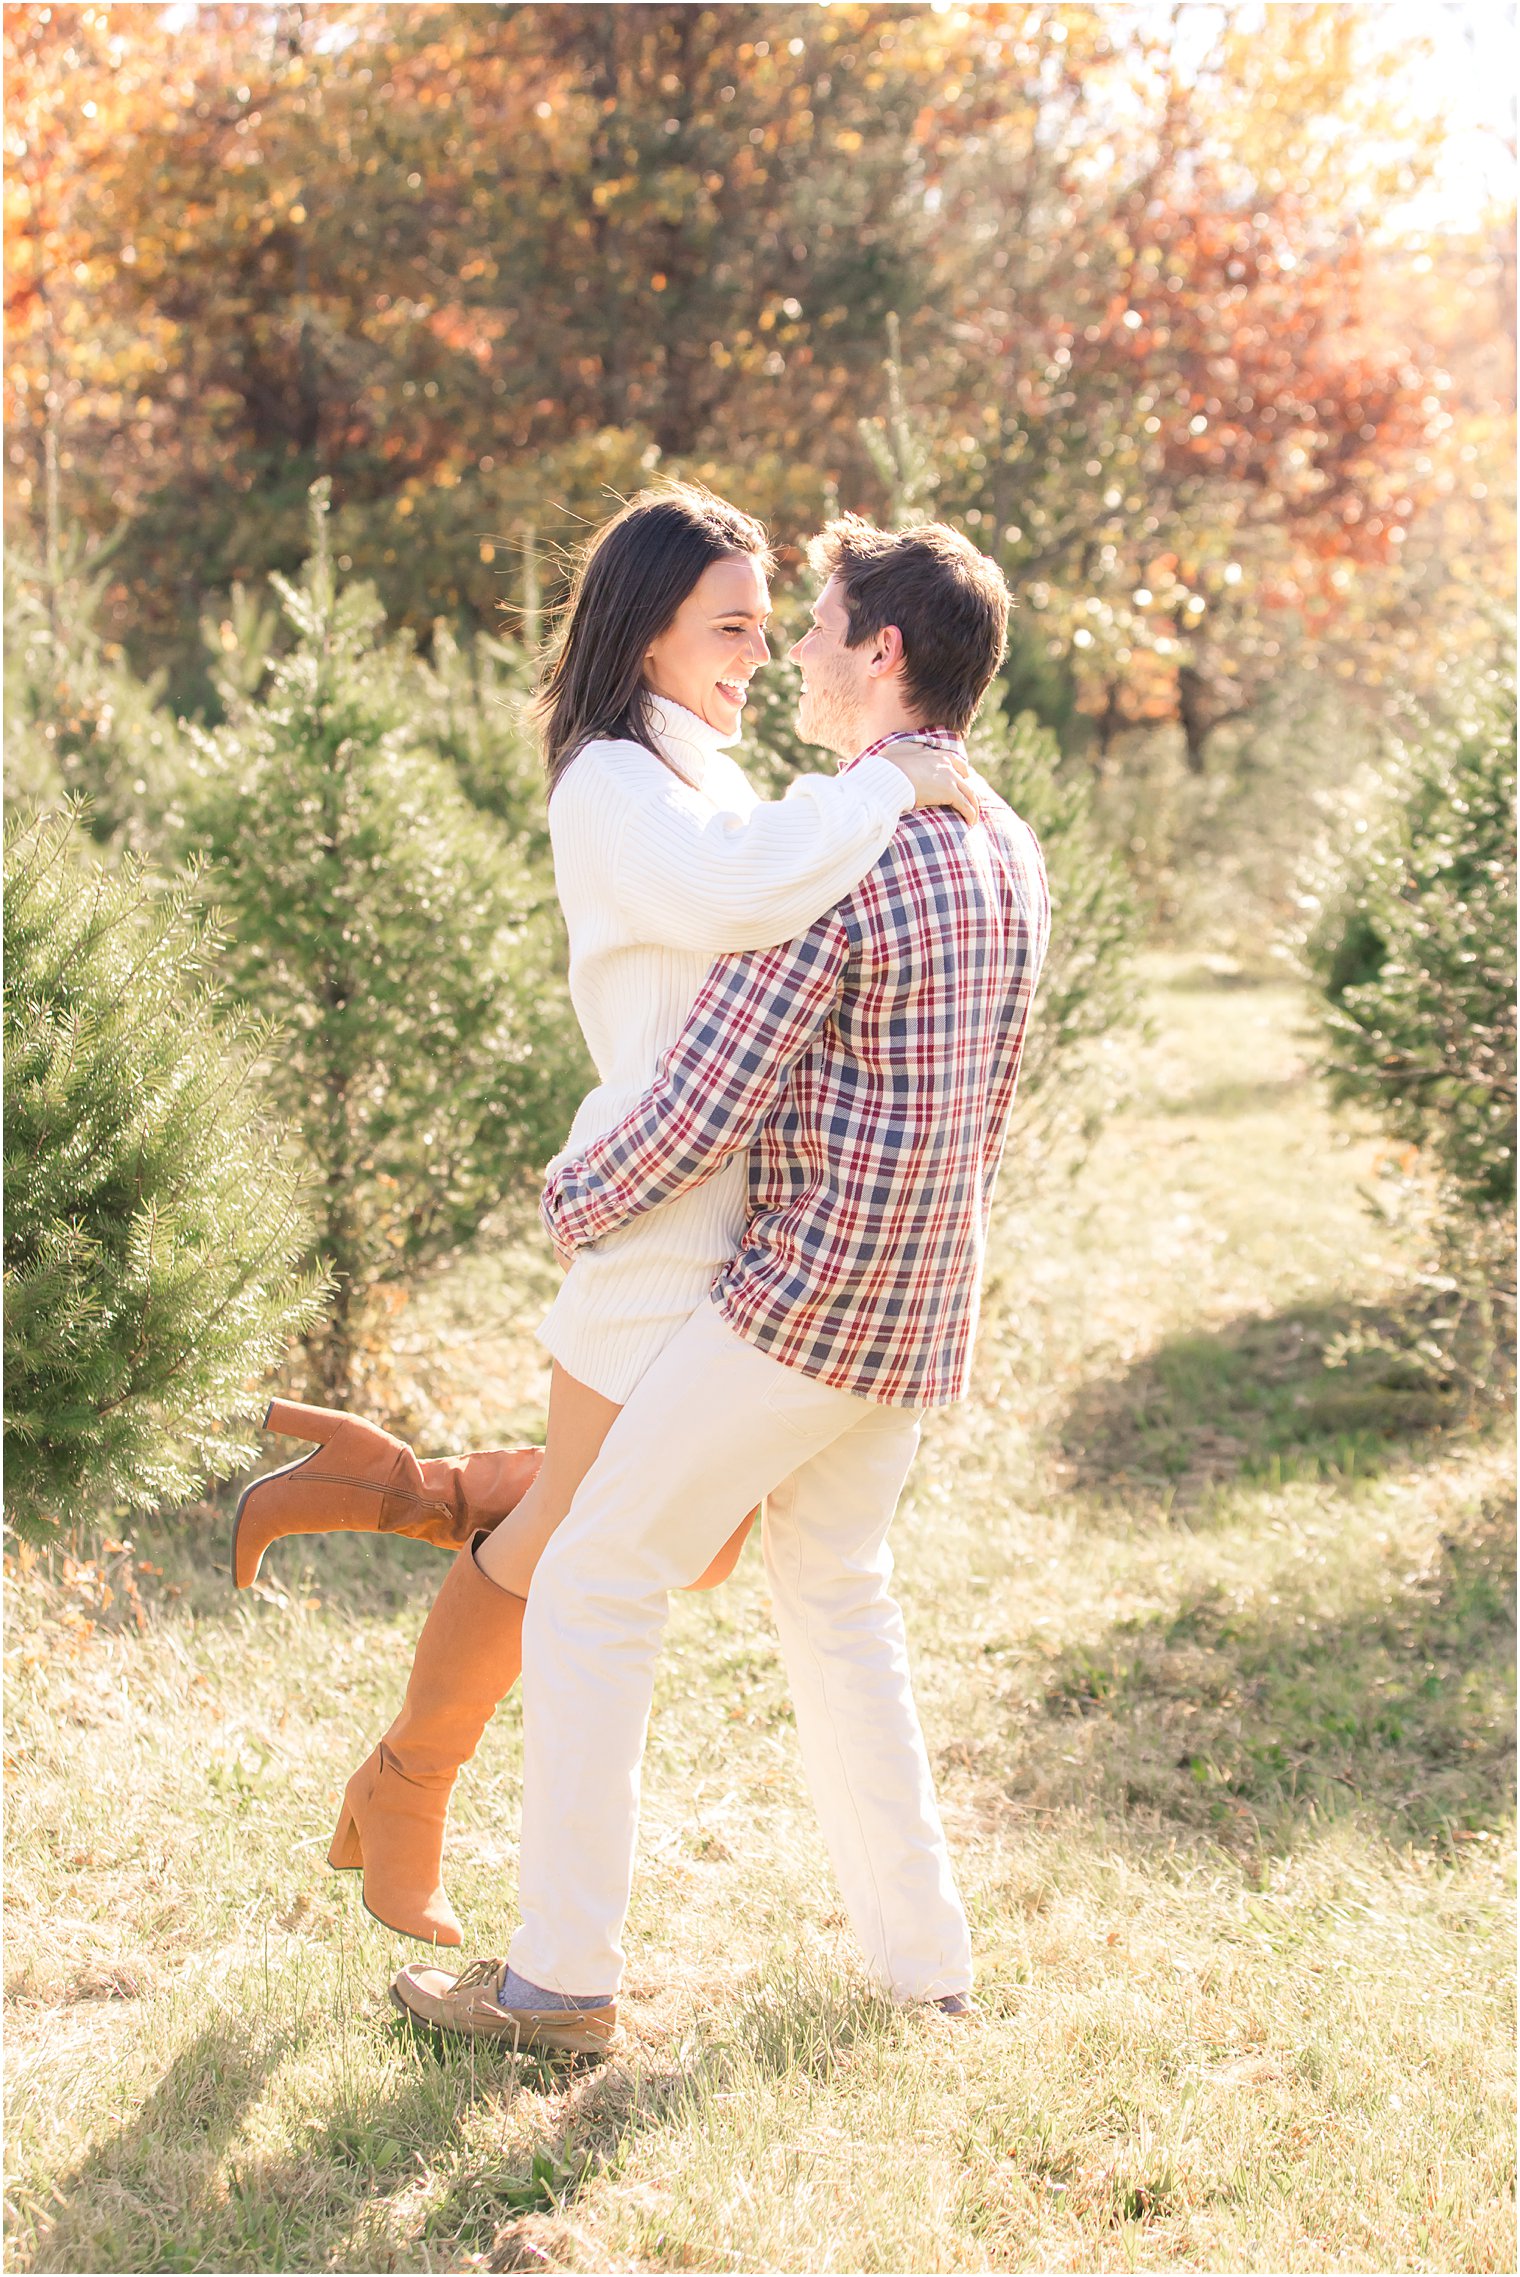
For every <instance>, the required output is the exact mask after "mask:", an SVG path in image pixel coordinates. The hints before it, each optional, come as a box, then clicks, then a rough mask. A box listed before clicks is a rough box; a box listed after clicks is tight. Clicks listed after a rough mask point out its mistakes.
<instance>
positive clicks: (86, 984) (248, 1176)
mask: <svg viewBox="0 0 1520 2277" xmlns="http://www.w3.org/2000/svg"><path fill="white" fill-rule="evenodd" d="M81 838H82V834H81V825H80V819H79V815H78V810H77V809H71V810H68V811H65V812H63V813H54V814H49V815H43V816H40V817H36V818H34V819H33V820H31V821H30V822H28V823H25V824H21V825H17V826H14V827H13V828H12V829H11V830H10V831H9V832H8V834H7V841H6V852H5V885H6V893H5V1061H6V1121H5V1433H6V1466H5V1468H6V1491H7V1507H8V1517H9V1522H10V1524H11V1525H12V1526H13V1527H14V1528H15V1529H16V1531H18V1532H19V1533H21V1534H23V1535H26V1536H29V1537H30V1538H32V1539H34V1540H45V1539H48V1538H51V1537H53V1536H55V1535H56V1534H57V1532H58V1531H59V1530H60V1529H61V1528H64V1527H67V1526H68V1525H69V1524H70V1523H72V1522H74V1521H76V1520H77V1519H78V1518H79V1517H80V1516H81V1515H83V1514H84V1513H85V1511H86V1510H87V1509H88V1507H89V1506H90V1505H91V1504H94V1503H98V1502H100V1501H113V1502H118V1503H120V1502H124V1503H126V1504H127V1505H128V1506H129V1507H132V1508H143V1507H147V1506H149V1505H151V1504H153V1503H156V1502H159V1501H163V1500H166V1499H170V1498H173V1497H175V1496H182V1495H185V1494H187V1493H189V1492H190V1491H192V1490H193V1489H194V1488H195V1487H196V1486H198V1485H199V1484H200V1483H201V1482H202V1481H203V1480H204V1479H206V1478H207V1477H221V1476H225V1475H226V1473H227V1472H228V1471H230V1470H233V1469H235V1468H237V1467H238V1466H239V1465H240V1464H242V1463H245V1462H247V1461H249V1460H250V1459H251V1457H252V1453H253V1450H252V1448H251V1447H250V1446H248V1445H245V1444H244V1443H243V1442H242V1440H241V1439H240V1438H239V1437H238V1436H237V1435H236V1434H235V1433H233V1432H230V1431H229V1429H228V1424H229V1421H231V1420H232V1419H236V1418H238V1417H245V1416H246V1415H247V1414H248V1412H249V1409H250V1404H251V1402H250V1394H249V1389H248V1387H249V1381H250V1379H252V1378H257V1377H258V1376H259V1375H261V1374H262V1373H264V1372H265V1371H266V1370H267V1369H268V1368H269V1366H270V1364H271V1362H272V1361H273V1360H274V1359H275V1357H276V1356H277V1354H279V1353H280V1352H281V1351H283V1350H284V1348H285V1345H286V1342H287V1340H288V1338H289V1337H290V1336H291V1335H292V1334H294V1333H295V1332H296V1331H297V1330H299V1329H300V1328H302V1327H303V1326H305V1325H306V1323H307V1322H308V1321H309V1320H310V1319H311V1318H312V1317H313V1315H314V1313H315V1310H316V1301H315V1287H314V1279H313V1276H312V1275H311V1274H310V1273H305V1274H302V1273H300V1272H298V1271H297V1270H296V1269H295V1260H296V1258H297V1257H298V1256H299V1254H300V1252H301V1251H302V1250H303V1249H304V1248H305V1247H306V1244H307V1239H308V1236H307V1231H306V1226H305V1222H304V1219H303V1215H302V1209H301V1203H300V1198H299V1179H300V1173H299V1168H298V1164H297V1162H296V1159H295V1157H294V1156H293V1153H292V1151H291V1149H290V1147H289V1146H288V1144H287V1143H286V1142H285V1140H284V1137H283V1134H282V1133H281V1132H280V1131H279V1130H278V1129H277V1128H276V1127H275V1126H274V1125H273V1124H272V1123H271V1122H270V1121H269V1119H268V1118H267V1117H266V1115H265V1114H264V1112H263V1110H262V1108H261V1105H260V1102H259V1098H258V1093H257V1091H256V1089H255V1087H254V1083H253V1064H254V1061H255V1059H256V1058H257V1057H258V1056H259V1055H260V1054H261V1053H262V1052H264V1051H265V1050H267V1048H268V1037H267V1034H266V1032H265V1030H264V1029H263V1027H262V1025H261V1024H260V1023H259V1022H257V1021H256V1020H254V1019H252V1018H250V1017H249V1016H248V1015H247V1014H242V1013H236V1012H229V1011H228V1010H227V1008H226V1007H225V1005H224V1004H223V1003H222V1001H221V999H220V997H219V994H218V991H217V990H216V988H215V987H214V985H212V984H211V983H210V982H209V981H208V980H207V977H206V975H207V970H208V965H209V963H210V961H211V959H212V957H213V954H214V951H215V947H216V943H215V939H214V936H213V934H212V933H211V931H210V930H209V929H208V927H207V926H206V924H205V922H204V919H203V918H202V917H200V916H198V915H197V914H196V913H195V909H194V898H195V887H194V882H193V880H192V881H182V882H181V883H179V884H178V885H176V886H174V887H172V888H169V889H163V888H160V887H156V886H154V885H153V884H152V883H151V882H150V880H149V878H148V876H147V874H146V872H145V871H144V870H143V868H142V867H141V865H140V864H138V863H137V862H136V860H135V859H134V858H133V857H131V856H130V855H129V856H127V857H125V859H124V860H123V862H122V863H121V865H120V866H119V867H118V868H116V869H114V870H106V869H104V868H102V867H101V865H100V864H99V863H98V862H97V861H95V860H94V859H92V858H91V857H90V856H89V854H88V853H87V852H86V851H85V849H84V846H83V844H82V842H81Z"/></svg>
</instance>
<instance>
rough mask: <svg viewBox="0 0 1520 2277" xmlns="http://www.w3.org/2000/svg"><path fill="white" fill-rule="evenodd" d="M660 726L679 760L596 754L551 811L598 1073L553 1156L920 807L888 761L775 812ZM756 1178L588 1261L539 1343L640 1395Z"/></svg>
mask: <svg viewBox="0 0 1520 2277" xmlns="http://www.w3.org/2000/svg"><path fill="white" fill-rule="evenodd" d="M655 732H656V738H657V740H658V742H659V745H660V749H661V751H662V752H663V753H664V755H665V759H666V760H668V761H669V765H666V764H665V763H664V761H662V760H661V759H659V758H657V757H656V756H655V754H654V753H653V752H652V751H646V750H645V749H644V747H643V745H642V744H638V743H625V742H621V741H618V742H614V741H597V742H592V743H588V744H585V745H583V747H582V748H581V750H580V751H578V752H577V753H576V755H575V757H574V758H573V759H572V760H571V762H570V764H569V766H568V768H567V769H566V771H565V773H564V775H563V776H562V777H561V779H560V781H559V783H558V785H557V787H556V789H555V791H554V795H553V797H552V798H551V799H550V801H549V835H550V839H551V841H552V844H553V848H554V878H555V884H556V886H557V887H558V890H559V898H560V903H561V905H562V907H563V909H564V913H565V923H566V926H567V928H568V930H569V935H570V995H571V1000H572V1002H573V1003H574V1005H575V1011H576V1017H577V1018H578V1019H579V1021H580V1024H581V1029H582V1032H583V1033H584V1035H585V1038H586V1043H587V1046H588V1047H589V1049H590V1052H591V1057H592V1059H593V1060H594V1061H595V1063H596V1069H597V1073H598V1075H599V1076H600V1077H601V1081H600V1083H599V1084H598V1085H597V1087H596V1089H595V1090H594V1091H592V1092H590V1093H589V1094H588V1095H587V1097H586V1098H585V1099H584V1100H583V1102H582V1103H581V1106H580V1109H579V1111H578V1112H577V1114H576V1117H575V1121H574V1122H573V1124H572V1125H571V1128H570V1136H569V1138H568V1139H567V1140H566V1142H565V1145H564V1148H563V1150H562V1152H561V1154H560V1155H559V1156H557V1157H556V1161H562V1160H563V1159H565V1157H566V1156H569V1155H572V1154H574V1153H575V1151H576V1149H577V1148H578V1147H580V1146H584V1145H585V1144H586V1142H587V1141H588V1140H589V1139H592V1138H595V1137H598V1136H599V1135H600V1134H601V1133H602V1132H603V1131H607V1130H611V1129H612V1127H613V1125H614V1124H615V1123H619V1122H621V1120H622V1118H623V1116H624V1115H625V1114H626V1113H627V1112H628V1109H629V1108H630V1107H631V1106H632V1105H633V1104H634V1102H635V1101H636V1100H637V1099H639V1098H640V1097H641V1096H642V1094H643V1093H644V1092H645V1091H646V1090H647V1089H648V1087H649V1085H650V1083H651V1082H652V1081H653V1080H654V1075H655V1069H656V1066H657V1064H658V1062H659V1059H660V1057H661V1054H662V1053H664V1052H665V1051H667V1050H668V1049H669V1047H670V1046H671V1044H673V1043H674V1042H675V1039H676V1037H677V1036H678V1035H679V1033H680V1031H681V1029H682V1027H683V1026H684V1025H685V1021H686V1016H687V1014H688V1013H689V1012H690V1010H691V1008H692V1005H693V1003H694V1002H695V1000H696V996H697V992H698V990H699V989H700V987H701V985H702V982H703V980H704V979H705V977H706V975H707V970H708V967H709V966H710V965H711V963H712V962H713V960H714V958H715V957H720V956H723V955H726V954H727V953H728V952H730V951H732V950H739V949H765V948H770V947H772V946H773V945H774V944H775V943H776V942H778V941H788V940H791V939H792V937H793V936H794V935H795V934H798V933H802V932H805V931H806V930H807V928H808V926H809V925H811V924H812V923H813V921H814V919H815V918H818V917H821V916H822V915H823V912H824V911H825V910H826V909H831V908H832V907H833V905H834V903H835V902H836V901H840V900H842V899H843V897H844V896H845V895H846V894H847V893H849V892H851V891H852V890H853V888H854V887H855V886H857V885H858V884H859V883H860V881H861V879H862V878H863V877H864V876H865V875H866V873H867V871H868V870H870V869H871V868H873V866H874V865H875V863H876V861H877V860H878V858H879V857H880V855H881V854H882V852H883V851H884V849H885V847H886V844H887V841H888V839H889V838H890V837H891V835H892V832H893V830H894V829H895V828H896V825H897V821H898V817H899V816H900V815H902V814H904V813H905V812H906V811H907V809H908V808H909V807H911V806H912V804H913V798H914V794H913V786H912V784H911V783H910V782H909V781H908V778H907V776H906V775H905V774H904V773H903V772H902V770H901V768H899V767H897V766H894V764H893V763H892V761H891V760H890V759H888V758H886V757H885V756H884V755H882V754H878V755H877V756H876V757H875V758H871V759H863V760H861V761H859V762H858V763H857V764H856V765H855V766H853V767H851V768H850V769H849V771H848V772H847V773H846V774H842V775H807V776H803V777H802V778H801V779H800V780H799V781H797V782H795V783H793V784H792V785H791V787H790V788H789V790H788V791H787V794H786V796H785V798H783V799H778V800H775V801H772V802H770V803H768V804H762V803H761V802H760V800H759V799H758V798H757V797H756V795H755V792H754V789H753V787H752V786H751V784H750V782H749V780H748V778H747V777H746V776H745V774H744V772H743V770H742V768H740V767H739V766H738V765H737V764H736V763H735V761H734V760H732V759H731V758H730V757H729V756H728V753H727V751H726V749H725V748H724V747H725V745H726V744H728V743H731V742H734V741H735V740H737V738H736V736H733V735H724V734H723V733H721V732H720V731H719V730H718V729H717V728H715V727H710V726H709V725H708V723H707V722H706V721H705V720H703V719H699V718H698V717H697V716H696V714H695V713H694V712H689V711H687V710H685V709H684V707H683V706H682V705H680V704H675V703H671V702H670V701H669V700H668V699H666V698H664V697H661V698H660V699H658V702H657V705H656V709H655ZM746 1171H747V1162H746V1158H745V1157H744V1156H742V1155H741V1156H739V1157H738V1158H737V1159H735V1160H734V1161H731V1162H728V1163H725V1165H724V1166H723V1168H722V1169H721V1170H720V1171H718V1172H717V1173H716V1175H715V1176H714V1177H712V1178H710V1179H708V1180H707V1181H706V1183H705V1184H703V1185H701V1186H697V1187H694V1188H693V1189H692V1190H691V1191H690V1192H688V1193H686V1194H682V1195H679V1196H678V1197H677V1199H676V1200H675V1201H673V1202H667V1203H666V1204H665V1205H664V1206H663V1207H662V1208H660V1209H658V1210H651V1211H649V1212H648V1213H647V1214H646V1215H645V1216H643V1217H641V1218H637V1219H635V1220H634V1222H633V1223H632V1224H631V1225H628V1226H625V1227H623V1228H622V1229H621V1230H620V1231H619V1232H617V1233H615V1234H611V1235H609V1236H608V1237H607V1238H606V1239H604V1240H603V1241H600V1242H598V1243H597V1244H596V1245H595V1247H594V1248H593V1249H586V1250H582V1251H581V1252H580V1253H579V1254H578V1255H577V1257H576V1258H575V1261H574V1263H573V1264H572V1265H571V1267H570V1270H569V1272H568V1273H567V1274H566V1276H565V1280H564V1284H563V1286H562V1287H561V1289H560V1292H559V1295H558V1296H557V1297H556V1299H555V1301H554V1303H553V1305H552V1306H551V1308H550V1310H549V1313H548V1315H547V1317H546V1318H545V1320H544V1322H543V1325H542V1327H541V1328H540V1330H539V1337H540V1340H541V1341H542V1342H543V1343H544V1344H546V1345H547V1346H548V1349H549V1351H550V1352H551V1353H552V1354H553V1356H554V1358H555V1359H556V1360H557V1361H559V1363H560V1365H561V1366H562V1367H563V1368H565V1369H566V1370H567V1371H568V1372H569V1374H571V1375H572V1376H574V1377H576V1378H577V1380H578V1381H579V1382H581V1383H583V1384H589V1385H590V1387H591V1388H592V1390H593V1391H598V1392H600V1393H602V1395H603V1396H604V1397H605V1398H607V1399H614V1400H617V1401H619V1402H620V1403H621V1402H622V1401H624V1400H626V1399H627V1397H628V1395H629V1393H630V1392H631V1391H632V1390H633V1387H634V1385H635V1384H636V1383H637V1382H638V1380H639V1378H640V1376H642V1375H643V1373H644V1371H645V1369H646V1368H647V1367H648V1366H649V1364H650V1362H651V1361H652V1360H653V1359H654V1358H655V1357H656V1356H657V1354H658V1353H659V1352H660V1351H662V1350H663V1348H664V1346H665V1345H666V1343H667V1342H668V1341H669V1339H670V1338H671V1337H672V1336H673V1335H674V1334H675V1332H676V1330H677V1329H678V1328H680V1327H681V1326H682V1324H683V1323H684V1322H685V1321H686V1320H688V1319H689V1318H690V1317H691V1315H692V1313H693V1312H694V1311H695V1310H696V1308H697V1306H698V1305H699V1304H700V1303H701V1302H702V1301H703V1299H704V1297H705V1296H706V1295H707V1293H708V1291H709V1289H710V1288H711V1286H712V1283H713V1279H714V1276H715V1275H716V1273H717V1271H718V1268H719V1267H720V1266H721V1265H723V1264H725V1263H726V1262H727V1260H728V1259H729V1258H730V1257H731V1256H732V1255H733V1253H734V1250H735V1248H736V1247H737V1245H738V1239H739V1235H740V1233H741V1232H742V1230H743V1226H744V1215H745V1201H746Z"/></svg>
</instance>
